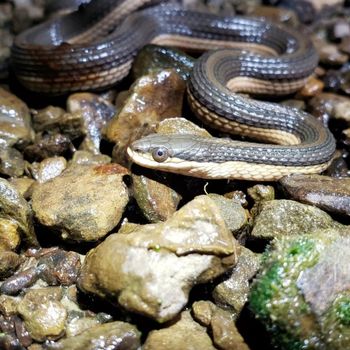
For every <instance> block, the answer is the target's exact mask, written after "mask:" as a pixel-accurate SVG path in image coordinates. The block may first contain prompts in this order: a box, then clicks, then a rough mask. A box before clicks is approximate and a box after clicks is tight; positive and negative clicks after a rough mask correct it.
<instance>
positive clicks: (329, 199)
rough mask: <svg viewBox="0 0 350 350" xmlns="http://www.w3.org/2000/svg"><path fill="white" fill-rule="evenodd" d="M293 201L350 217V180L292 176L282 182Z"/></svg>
mask: <svg viewBox="0 0 350 350" xmlns="http://www.w3.org/2000/svg"><path fill="white" fill-rule="evenodd" d="M280 182H281V184H282V186H283V188H284V190H285V191H286V192H287V193H288V195H289V196H291V197H292V198H293V199H295V200H297V201H300V202H303V203H306V204H312V205H315V206H317V207H319V208H320V209H322V210H325V211H329V212H332V213H337V214H341V215H348V216H350V178H343V179H337V178H333V177H329V176H322V175H291V176H286V177H284V178H282V179H281V180H280Z"/></svg>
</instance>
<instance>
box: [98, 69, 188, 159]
mask: <svg viewBox="0 0 350 350" xmlns="http://www.w3.org/2000/svg"><path fill="white" fill-rule="evenodd" d="M184 92H185V82H184V81H183V80H182V79H181V77H180V76H179V75H178V74H177V73H176V72H175V71H173V70H163V71H157V72H154V73H152V74H150V75H146V76H143V77H141V78H140V79H138V80H136V81H135V83H134V84H133V86H132V87H131V91H130V96H129V97H128V99H127V100H126V102H125V104H124V107H123V108H122V109H121V111H120V112H119V113H118V115H117V116H116V117H114V118H113V119H112V120H111V121H110V123H109V124H108V125H107V127H106V128H105V136H106V138H107V139H108V140H109V141H110V142H113V143H115V144H116V146H115V148H114V150H113V158H114V159H115V161H116V162H118V163H121V164H123V163H124V164H125V162H126V148H127V146H128V145H129V143H131V142H132V141H134V140H136V139H138V138H140V136H141V135H142V134H143V133H144V132H145V131H150V130H152V128H154V126H155V125H156V124H157V123H158V122H160V121H161V120H163V119H165V118H170V117H177V116H180V115H181V111H182V102H183V95H184Z"/></svg>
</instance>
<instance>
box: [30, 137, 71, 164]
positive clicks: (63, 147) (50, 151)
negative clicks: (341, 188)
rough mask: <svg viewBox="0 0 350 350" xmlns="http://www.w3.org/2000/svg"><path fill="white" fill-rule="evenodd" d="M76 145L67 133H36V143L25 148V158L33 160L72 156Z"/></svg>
mask: <svg viewBox="0 0 350 350" xmlns="http://www.w3.org/2000/svg"><path fill="white" fill-rule="evenodd" d="M73 151H74V146H73V144H72V142H71V140H70V139H69V137H68V136H67V135H63V134H60V133H48V134H46V133H43V134H40V133H39V134H36V137H35V140H34V143H33V144H31V145H28V146H27V147H26V148H25V149H24V155H25V158H26V159H28V160H29V161H31V162H34V161H41V160H44V159H46V158H49V157H55V156H70V155H71V154H72V153H73Z"/></svg>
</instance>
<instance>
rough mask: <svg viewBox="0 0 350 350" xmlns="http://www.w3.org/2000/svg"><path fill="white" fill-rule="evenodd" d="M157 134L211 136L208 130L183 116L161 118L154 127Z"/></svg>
mask: <svg viewBox="0 0 350 350" xmlns="http://www.w3.org/2000/svg"><path fill="white" fill-rule="evenodd" d="M155 131H156V132H157V133H158V134H164V135H170V134H180V135H183V134H185V135H186V134H191V135H192V134H193V135H198V136H203V137H211V135H210V134H209V132H208V131H207V130H205V129H203V128H200V127H199V126H198V125H196V124H194V123H192V122H191V121H189V120H188V119H185V118H168V119H164V120H162V121H161V122H160V123H159V124H158V125H157V127H156V129H155Z"/></svg>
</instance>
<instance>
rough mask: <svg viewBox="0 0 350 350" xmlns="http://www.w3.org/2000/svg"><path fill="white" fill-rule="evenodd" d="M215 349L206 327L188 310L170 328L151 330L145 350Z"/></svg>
mask: <svg viewBox="0 0 350 350" xmlns="http://www.w3.org/2000/svg"><path fill="white" fill-rule="evenodd" d="M158 349H162V350H194V349H201V350H215V349H216V348H215V347H214V345H213V343H212V341H211V339H210V338H209V336H208V334H207V332H206V329H205V327H203V326H201V325H200V324H198V323H197V322H195V321H194V320H193V319H192V317H191V315H190V313H189V312H188V311H184V312H182V313H181V317H180V319H179V321H177V322H176V323H175V324H173V325H172V326H170V327H168V328H164V329H160V330H154V331H151V332H150V333H149V335H148V337H147V339H146V342H145V344H144V346H143V350H158Z"/></svg>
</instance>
